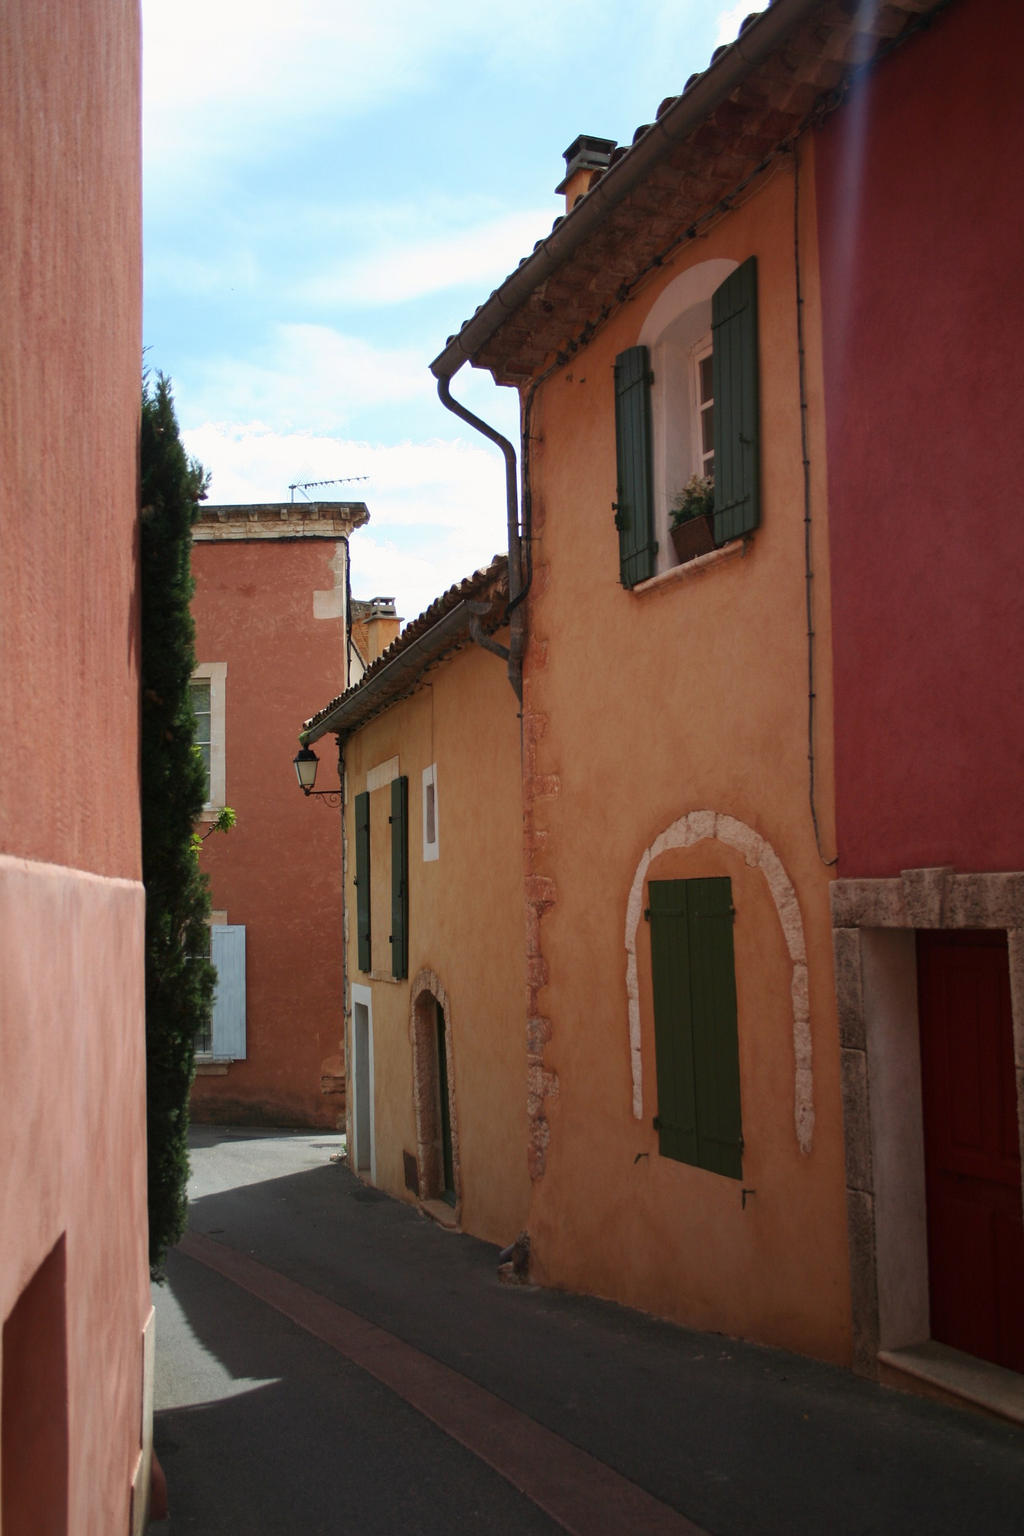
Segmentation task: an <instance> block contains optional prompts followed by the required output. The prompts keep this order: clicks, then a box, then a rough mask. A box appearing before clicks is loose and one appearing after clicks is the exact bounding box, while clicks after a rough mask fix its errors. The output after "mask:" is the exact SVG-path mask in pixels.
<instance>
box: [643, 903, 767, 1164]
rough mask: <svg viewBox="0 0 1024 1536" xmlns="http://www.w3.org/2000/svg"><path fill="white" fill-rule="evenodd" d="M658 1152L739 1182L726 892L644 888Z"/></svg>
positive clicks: (737, 1098) (732, 979) (732, 984)
mask: <svg viewBox="0 0 1024 1536" xmlns="http://www.w3.org/2000/svg"><path fill="white" fill-rule="evenodd" d="M648 889H649V900H650V907H649V917H650V922H651V975H652V983H653V992H654V1031H655V1061H656V1067H657V1078H658V1134H659V1150H660V1151H661V1155H662V1156H663V1157H674V1158H677V1159H678V1160H679V1161H681V1162H686V1163H695V1164H696V1165H697V1166H698V1167H700V1168H707V1169H708V1170H709V1171H710V1172H712V1173H721V1174H725V1175H726V1176H727V1177H729V1178H733V1179H739V1178H742V1176H743V1175H742V1150H743V1141H742V1133H741V1120H740V1070H739V1040H738V1036H737V1028H736V978H735V969H734V962H733V944H732V919H733V909H732V883H731V881H730V880H729V879H728V877H724V878H718V879H707V880H652V881H651V882H650V886H649V888H648Z"/></svg>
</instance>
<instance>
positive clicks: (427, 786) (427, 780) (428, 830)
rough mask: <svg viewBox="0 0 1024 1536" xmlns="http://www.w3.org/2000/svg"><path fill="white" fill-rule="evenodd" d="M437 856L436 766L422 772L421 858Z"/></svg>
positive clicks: (432, 765)
mask: <svg viewBox="0 0 1024 1536" xmlns="http://www.w3.org/2000/svg"><path fill="white" fill-rule="evenodd" d="M437 856H438V839H437V764H436V763H431V765H430V767H429V768H424V770H423V858H424V860H425V861H429V860H431V859H436V858H437Z"/></svg>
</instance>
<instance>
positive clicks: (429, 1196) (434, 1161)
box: [409, 968, 462, 1212]
mask: <svg viewBox="0 0 1024 1536" xmlns="http://www.w3.org/2000/svg"><path fill="white" fill-rule="evenodd" d="M409 997H410V1000H411V1002H410V1006H411V1012H410V1019H409V1032H410V1037H411V1040H412V1092H413V1106H414V1109H415V1113H416V1162H417V1167H418V1169H419V1184H420V1198H421V1199H422V1200H433V1199H437V1198H438V1197H439V1196H440V1194H441V1192H442V1190H443V1188H444V1171H443V1162H442V1142H441V1137H442V1127H441V1099H440V1094H441V1087H440V1080H439V1078H440V1074H439V1068H438V1051H437V1022H438V1013H439V1012H440V1015H441V1017H442V1018H443V1019H444V1042H445V1056H446V1059H447V1065H448V1072H447V1077H448V1123H449V1127H450V1133H451V1150H452V1179H453V1183H454V1187H455V1209H456V1212H457V1211H458V1209H459V1207H460V1206H461V1204H462V1165H461V1160H460V1157H459V1127H458V1117H457V1113H456V1106H455V1058H454V1054H453V1050H452V1020H451V1009H450V1006H449V1002H448V994H447V992H446V991H445V989H444V987H443V986H442V984H441V979H440V977H439V976H438V975H437V974H436V973H435V972H434V971H431V970H429V969H426V968H424V969H423V970H421V971H418V972H417V974H416V976H415V977H414V978H413V982H412V986H411V987H410V989H409Z"/></svg>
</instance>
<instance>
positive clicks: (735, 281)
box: [711, 256, 761, 544]
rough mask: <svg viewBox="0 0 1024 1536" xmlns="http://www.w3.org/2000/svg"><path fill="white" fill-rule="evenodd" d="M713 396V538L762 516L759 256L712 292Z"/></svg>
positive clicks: (731, 535) (732, 534) (719, 539)
mask: <svg viewBox="0 0 1024 1536" xmlns="http://www.w3.org/2000/svg"><path fill="white" fill-rule="evenodd" d="M711 334H712V359H711V369H712V378H713V388H714V400H715V543H716V544H724V543H725V542H726V541H727V540H728V539H735V538H738V537H739V536H740V534H744V533H750V532H751V531H752V530H753V529H754V528H756V527H757V525H758V523H759V522H760V520H761V486H760V448H759V435H758V434H759V422H758V411H759V407H758V383H757V258H756V257H754V256H751V257H750V258H749V259H748V260H747V261H745V262H744V263H743V265H742V266H741V267H737V269H736V271H735V272H733V273H732V274H731V275H730V276H729V277H727V278H726V280H725V282H724V283H723V284H722V285H721V287H720V288H717V289H716V290H715V292H714V293H713V294H712V296H711Z"/></svg>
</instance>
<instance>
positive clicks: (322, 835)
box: [192, 538, 345, 1129]
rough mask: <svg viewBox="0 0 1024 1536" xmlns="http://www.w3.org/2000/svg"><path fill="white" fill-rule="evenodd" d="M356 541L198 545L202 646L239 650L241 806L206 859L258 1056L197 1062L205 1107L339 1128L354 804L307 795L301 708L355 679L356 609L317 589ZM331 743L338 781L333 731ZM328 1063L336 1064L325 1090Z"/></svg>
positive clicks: (213, 657) (196, 1103) (235, 759)
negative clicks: (346, 858)
mask: <svg viewBox="0 0 1024 1536" xmlns="http://www.w3.org/2000/svg"><path fill="white" fill-rule="evenodd" d="M343 557H344V545H343V544H341V543H340V542H338V541H335V540H334V539H330V538H327V539H320V538H292V539H267V538H262V539H259V540H256V541H254V542H213V543H197V544H196V545H195V546H194V548H193V554H192V569H193V573H194V575H195V579H196V592H195V598H194V600H193V613H194V616H195V621H196V655H197V659H198V660H199V661H200V662H224V663H226V664H227V674H226V680H225V799H226V801H227V803H228V804H229V805H230V806H231V807H232V808H233V809H234V810H235V812H236V813H237V817H238V821H237V824H236V826H235V827H234V828H233V829H232V831H231V832H230V833H228V834H227V836H222V835H220V834H214V835H212V836H211V837H210V838H209V839H208V840H207V841H206V842H205V843H204V844H203V851H202V855H201V862H202V867H203V868H204V870H205V871H206V873H207V874H208V875H209V878H210V889H211V898H212V902H213V906H214V908H215V909H217V910H219V911H224V912H226V914H227V919H226V920H227V922H229V923H232V924H242V925H244V927H245V931H246V933H245V942H246V1059H245V1060H244V1061H236V1062H232V1063H231V1064H230V1065H229V1066H228V1067H227V1068H226V1070H225V1069H224V1068H220V1069H219V1070H217V1075H213V1076H207V1075H200V1076H198V1077H197V1078H196V1082H195V1086H194V1088H193V1094H192V1108H193V1116H194V1117H195V1118H196V1119H216V1120H219V1121H232V1120H236V1121H243V1122H251V1121H255V1122H263V1123H266V1124H271V1125H274V1124H278V1125H313V1126H317V1125H319V1126H324V1127H330V1128H332V1129H334V1128H336V1127H337V1125H338V1122H339V1120H340V1119H341V1118H342V1116H343V1113H344V1102H343V1092H342V1082H343V1071H344V1069H343V1066H342V1035H343V1032H344V1017H343V1007H342V940H341V916H340V914H341V813H340V810H338V809H335V808H333V807H332V806H330V805H329V804H328V802H327V801H326V800H322V799H306V797H305V796H304V795H303V794H302V793H301V792H300V790H299V787H298V784H297V783H296V780H295V771H294V769H293V768H292V758H293V757H294V756H295V753H296V751H297V750H298V738H297V732H298V728H299V725H300V724H301V722H302V720H304V719H305V718H307V717H308V716H309V715H311V714H313V713H314V711H315V710H317V709H319V708H320V707H321V705H322V704H323V703H324V701H325V700H326V699H329V698H332V697H334V696H335V695H336V694H338V693H340V692H341V691H342V688H343V686H344V675H343V668H344V657H345V624H344V615H343V614H338V615H336V616H334V617H328V618H320V617H317V613H316V611H315V609H316V604H315V600H314V593H315V592H320V593H327V592H330V591H332V590H333V589H334V587H335V582H336V581H337V579H338V569H339V561H340V560H343ZM342 569H343V567H342ZM323 606H325V605H321V611H322V610H323ZM326 606H327V607H328V608H332V607H333V606H334V605H330V604H328V605H326ZM319 755H320V759H321V764H320V774H319V778H318V781H317V788H318V789H329V788H330V787H331V786H332V784H333V785H335V786H336V785H337V783H338V776H337V754H336V752H335V751H334V750H333V739H332V740H331V741H330V742H328V743H325V744H324V746H323V747H322V748H321V750H320V753H319ZM332 1058H333V1059H332ZM323 1074H326V1075H328V1076H332V1077H334V1076H335V1075H336V1082H335V1083H334V1084H333V1086H334V1088H335V1091H334V1092H331V1093H329V1094H327V1095H325V1094H324V1093H323V1092H322V1090H321V1077H322V1075H323Z"/></svg>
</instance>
